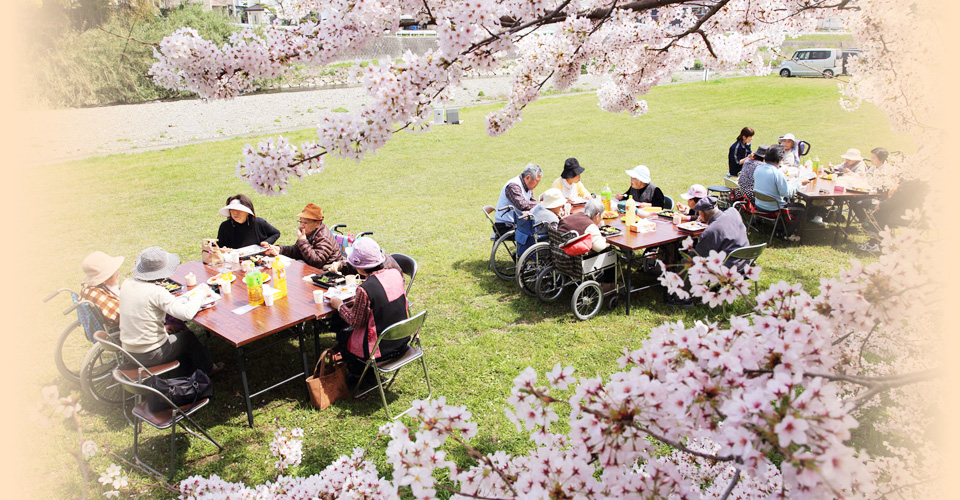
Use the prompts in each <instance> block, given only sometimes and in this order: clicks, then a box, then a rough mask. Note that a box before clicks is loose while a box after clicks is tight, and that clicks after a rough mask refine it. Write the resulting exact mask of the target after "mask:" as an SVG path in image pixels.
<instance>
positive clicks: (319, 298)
mask: <svg viewBox="0 0 960 500" xmlns="http://www.w3.org/2000/svg"><path fill="white" fill-rule="evenodd" d="M313 301H314V302H315V303H317V304H323V290H314V291H313Z"/></svg>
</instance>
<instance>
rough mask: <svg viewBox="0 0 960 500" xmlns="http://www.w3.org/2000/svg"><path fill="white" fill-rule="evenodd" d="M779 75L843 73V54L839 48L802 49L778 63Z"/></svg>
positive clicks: (830, 76)
mask: <svg viewBox="0 0 960 500" xmlns="http://www.w3.org/2000/svg"><path fill="white" fill-rule="evenodd" d="M779 71H780V76H782V77H784V78H786V77H788V76H821V75H822V76H824V77H826V78H833V76H834V75H839V74H841V73H843V55H842V51H841V50H840V49H803V50H798V51H796V52H794V53H793V58H791V59H789V60H786V61H783V64H781V65H780V70H779Z"/></svg>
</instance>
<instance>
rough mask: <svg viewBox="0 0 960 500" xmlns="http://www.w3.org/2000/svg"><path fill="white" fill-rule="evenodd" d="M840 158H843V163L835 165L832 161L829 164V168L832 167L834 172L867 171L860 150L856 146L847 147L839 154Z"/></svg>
mask: <svg viewBox="0 0 960 500" xmlns="http://www.w3.org/2000/svg"><path fill="white" fill-rule="evenodd" d="M840 158H843V163H841V164H839V165H836V166H834V164H833V163H831V164H830V168H832V169H833V171H834V172H835V173H838V174H845V173H848V172H860V173H864V172H866V171H867V165H866V164H865V163H863V156H861V155H860V150H859V149H857V148H850V149H848V150H847V152H846V153H844V154H842V155H840Z"/></svg>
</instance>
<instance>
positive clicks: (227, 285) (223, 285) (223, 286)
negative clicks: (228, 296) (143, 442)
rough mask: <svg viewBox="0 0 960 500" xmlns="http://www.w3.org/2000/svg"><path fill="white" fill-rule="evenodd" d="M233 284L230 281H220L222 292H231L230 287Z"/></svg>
mask: <svg viewBox="0 0 960 500" xmlns="http://www.w3.org/2000/svg"><path fill="white" fill-rule="evenodd" d="M232 287H233V285H232V284H231V283H230V282H229V281H224V282H222V283H220V293H230V289H231V288H232Z"/></svg>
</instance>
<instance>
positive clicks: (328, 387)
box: [307, 348, 350, 410]
mask: <svg viewBox="0 0 960 500" xmlns="http://www.w3.org/2000/svg"><path fill="white" fill-rule="evenodd" d="M335 351H336V350H335V349H333V348H328V349H325V350H324V351H323V352H322V353H320V359H319V360H317V366H316V367H315V368H314V369H313V375H311V376H309V377H307V392H309V393H310V404H311V405H313V407H314V408H316V409H318V410H322V409H324V408H326V407H328V406H330V405H331V404H333V403H335V402H337V401H340V400H341V399H344V398H346V397H347V395H349V394H350V392H349V389H347V365H346V364H345V363H344V362H343V359H334V352H335Z"/></svg>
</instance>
